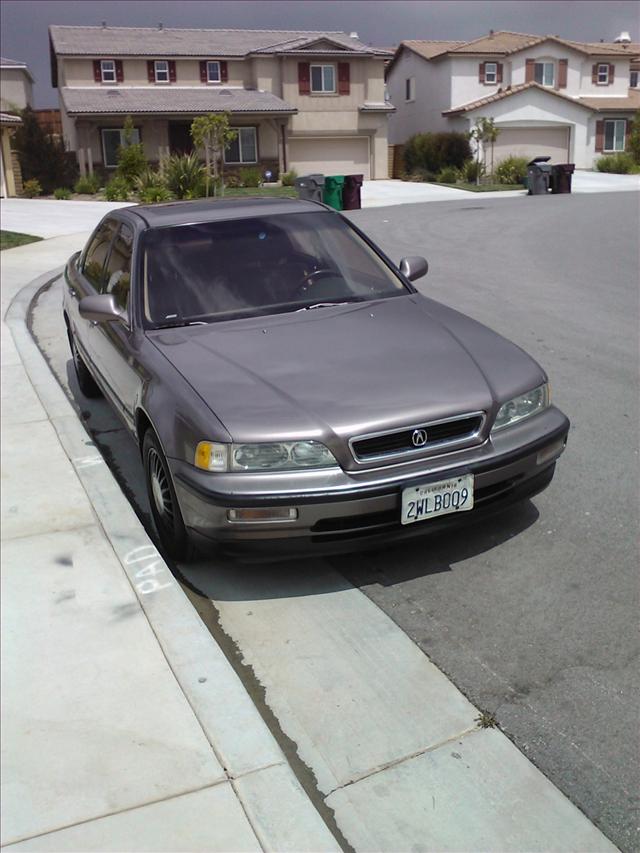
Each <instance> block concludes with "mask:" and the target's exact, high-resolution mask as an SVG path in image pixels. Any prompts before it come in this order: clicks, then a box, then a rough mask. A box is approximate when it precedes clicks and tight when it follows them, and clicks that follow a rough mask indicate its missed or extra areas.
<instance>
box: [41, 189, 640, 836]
mask: <svg viewBox="0 0 640 853" xmlns="http://www.w3.org/2000/svg"><path fill="white" fill-rule="evenodd" d="M639 209H640V208H639V197H638V194H636V193H620V194H610V195H609V194H598V195H572V196H548V197H518V198H513V199H483V198H482V195H481V194H478V195H477V196H476V197H474V198H473V199H472V200H469V199H467V198H465V200H464V201H461V202H459V203H458V202H447V203H443V204H439V203H430V204H425V205H418V204H412V205H410V206H409V205H407V206H399V207H386V208H378V209H371V210H362V211H356V212H353V213H351V214H349V216H350V217H351V218H352V219H353V221H354V222H356V223H357V224H358V225H359V226H360V227H361V228H362V229H364V230H365V231H366V232H367V233H368V234H369V235H371V236H372V237H373V238H374V239H375V240H376V241H377V242H378V243H379V244H380V245H381V246H382V248H383V249H384V250H385V251H386V252H387V253H388V254H389V255H390V257H392V258H393V259H394V260H396V261H399V260H400V258H401V257H402V256H403V255H410V254H423V255H424V256H425V257H426V258H427V259H428V260H429V264H430V271H429V274H428V276H427V277H426V278H425V279H423V280H422V281H420V282H418V286H419V287H420V289H421V290H423V291H424V292H425V293H426V294H428V295H429V296H431V297H433V298H435V299H438V300H440V301H442V302H445V303H446V304H448V305H450V306H452V307H454V308H456V309H459V310H461V311H463V312H465V313H467V314H469V315H471V316H472V317H474V318H475V319H477V320H480V321H481V322H484V323H486V324H487V325H489V326H491V327H492V328H494V329H495V330H496V331H498V332H500V333H502V334H503V335H505V336H506V337H508V338H510V339H511V340H513V341H515V342H516V343H518V344H520V345H521V346H522V347H523V348H525V349H526V350H527V351H528V352H530V353H531V354H532V355H533V356H534V357H535V358H537V359H538V360H539V361H540V362H541V364H542V365H543V366H544V367H545V369H546V370H547V371H548V373H549V376H550V379H551V384H552V389H553V396H554V400H555V402H556V403H557V404H558V405H559V406H560V408H562V409H563V410H564V411H565V412H566V413H567V415H568V416H569V417H570V418H571V421H572V430H571V433H570V436H569V445H568V448H567V451H566V453H565V454H564V456H563V457H562V459H561V460H560V463H559V465H558V469H557V473H556V478H555V480H554V482H553V483H552V485H551V486H550V488H549V489H548V490H547V491H546V492H544V493H543V494H542V495H540V496H538V497H536V498H535V499H534V500H533V501H532V502H527V503H525V504H523V505H521V506H520V507H516V508H514V509H513V510H511V511H509V512H508V513H506V514H504V515H502V516H497V517H495V519H493V520H492V521H491V522H489V523H485V524H484V525H482V526H481V527H480V526H478V527H472V528H467V529H465V531H464V533H462V534H460V533H458V534H456V533H448V534H442V535H438V536H432V537H425V538H423V539H420V540H416V541H414V542H413V543H412V544H406V545H401V546H399V545H394V546H393V547H389V548H388V549H386V550H377V551H376V552H374V553H359V554H349V555H345V556H341V557H334V558H330V559H328V560H323V561H318V564H325V566H326V568H327V569H329V568H330V569H333V570H337V571H338V572H339V573H340V574H341V575H342V576H343V578H344V579H345V580H346V581H348V582H350V583H351V584H354V585H355V586H358V587H360V588H361V589H362V591H363V592H364V593H365V594H366V595H367V596H369V597H370V598H371V599H372V601H374V602H375V603H376V604H377V605H378V606H379V607H380V608H381V609H382V610H384V611H385V612H386V613H388V614H389V616H391V618H392V619H393V620H394V621H395V622H396V623H397V624H398V625H399V626H400V627H401V628H402V629H403V630H404V631H405V632H406V633H407V634H408V635H409V636H410V637H411V638H412V639H413V640H414V641H415V643H417V644H418V645H419V647H420V648H421V649H423V651H424V652H425V653H426V654H427V655H428V656H429V658H430V659H431V660H432V661H433V662H434V663H436V664H437V666H439V667H440V668H441V669H442V670H443V671H444V672H445V673H446V674H447V675H448V676H449V677H450V678H451V680H452V681H453V682H454V683H455V684H456V685H457V686H458V687H459V688H460V689H461V690H462V691H463V692H464V693H465V694H466V695H467V696H468V698H469V699H470V700H471V701H472V702H473V703H474V704H476V705H477V706H479V707H480V708H482V709H484V710H486V711H488V712H489V713H490V714H493V715H494V716H495V718H496V720H497V722H498V724H499V725H500V726H501V728H502V729H503V731H504V732H506V733H507V734H508V735H509V737H511V738H512V740H513V741H514V742H515V743H516V744H517V745H518V746H519V747H520V748H521V749H522V751H523V752H524V753H525V754H526V755H527V756H528V757H529V758H530V759H531V760H532V761H533V762H534V763H535V764H536V765H537V766H538V767H539V768H540V769H541V770H543V772H544V773H545V774H546V775H547V776H548V777H549V778H550V779H551V780H552V781H553V782H554V783H555V784H556V785H557V786H558V787H559V788H560V789H561V790H562V791H563V792H564V793H565V794H567V796H569V797H570V798H571V799H572V800H573V802H574V803H576V804H577V805H578V806H579V807H580V808H581V809H582V810H583V811H584V812H585V813H586V814H587V815H588V816H589V817H590V819H591V820H593V821H594V823H596V825H597V826H599V827H600V829H602V830H603V832H604V833H605V834H606V835H608V836H609V838H611V840H612V841H614V842H615V843H616V844H617V845H618V846H619V847H620V848H621V849H623V850H625V851H632V850H637V849H638V848H639V847H640V836H639V829H638V823H639V815H638V806H639V803H638V791H639V790H640V778H639V771H638V767H639V766H640V764H639V761H638V758H639V755H638V740H637V731H638V722H639V714H638V708H640V684H639V681H640V679H639V674H638V632H637V614H638V612H639V604H640V601H639V597H640V596H639V587H638V579H637V565H638V550H637V542H638V519H637V510H638V467H639V465H638V462H639V460H638V440H637V439H638V434H637V426H638V423H639V422H640V418H639V411H638V391H637V354H638V281H639V278H640V270H639V264H638V233H639V225H640V222H639ZM60 299H61V289H60V284H59V283H57V284H55V285H53V286H52V287H51V288H50V289H49V290H48V291H47V292H45V293H43V294H42V295H41V296H40V298H39V300H38V303H37V305H36V308H35V310H34V314H33V331H34V334H35V335H36V338H37V339H38V340H39V342H40V345H41V347H42V349H43V351H44V352H45V354H46V355H47V356H48V358H49V359H50V362H51V364H52V367H53V369H54V371H55V372H56V374H57V375H58V377H59V379H60V380H61V382H62V383H63V385H64V386H65V387H66V388H67V389H68V390H70V393H71V395H72V397H73V398H74V400H75V401H76V403H77V405H78V409H79V411H80V413H81V417H82V418H83V420H84V421H85V423H86V425H87V428H88V429H89V430H90V432H91V433H92V435H93V436H94V438H95V440H96V443H97V444H98V445H99V446H100V447H101V449H102V450H103V453H104V454H105V456H106V458H107V461H108V462H109V463H110V464H111V466H112V468H113V469H114V471H115V472H116V474H117V475H118V477H119V480H120V482H121V484H122V486H123V488H124V489H125V491H126V492H127V494H128V495H129V497H130V498H131V500H132V502H133V503H134V505H135V506H136V508H137V510H138V512H139V514H140V516H141V517H142V518H143V519H144V520H145V521H146V522H147V523H148V522H149V513H148V506H147V502H146V496H145V495H144V486H143V483H142V474H141V467H140V463H139V457H138V452H137V448H136V447H135V445H134V443H133V441H132V440H131V439H130V438H129V437H128V436H127V435H126V434H125V433H124V431H123V429H122V428H121V424H120V422H119V421H117V419H116V417H115V415H113V414H112V412H111V409H110V408H109V407H108V405H107V404H106V403H105V402H104V401H101V400H99V401H89V400H86V399H85V398H83V397H82V395H81V394H80V392H79V390H78V388H77V384H76V383H75V378H74V376H73V373H72V364H71V361H70V359H69V355H68V350H67V348H66V340H65V336H64V330H63V323H62V316H61V311H60ZM313 565H315V564H314V563H310V566H311V567H312V566H313ZM180 570H181V572H182V573H183V574H184V575H185V577H186V578H187V579H190V570H189V568H188V567H184V566H181V567H180ZM268 572H269V575H268V576H267V577H268V578H269V579H271V580H272V582H273V588H274V590H277V591H275V592H274V595H278V596H282V595H286V590H287V588H290V589H292V590H293V587H291V586H289V587H288V586H287V585H288V584H290V580H291V569H290V567H289V568H287V567H286V566H280V565H278V564H275V565H272V566H270V567H269V569H268ZM234 577H235V578H236V580H235V581H234V580H233V578H234ZM229 578H231V580H230V579H229ZM265 580H266V578H265V570H262V571H261V572H256V571H255V570H249V569H245V568H243V566H242V565H241V564H240V565H238V566H237V567H235V569H234V572H233V574H232V575H227V577H226V581H225V583H226V588H225V592H224V595H225V596H226V597H228V598H232V597H234V596H235V597H237V598H241V597H242V596H246V597H247V598H251V597H252V596H253V597H257V595H256V589H257V588H258V587H259V590H260V595H262V596H268V595H269V583H266V582H265ZM191 581H192V583H193V584H194V586H196V587H198V581H199V577H198V572H197V571H194V573H193V574H192V576H191ZM285 581H286V582H285ZM229 584H231V587H232V588H231V589H230V588H229ZM233 584H235V585H236V588H235V590H234V589H233ZM222 586H223V587H224V586H225V584H223V585H222ZM294 586H295V592H293V591H292V594H296V595H303V594H304V590H305V586H308V587H309V588H313V578H312V577H308V576H307V577H306V578H297V580H296V583H295V585H294ZM252 587H253V588H252ZM212 597H214V596H213V595H212Z"/></svg>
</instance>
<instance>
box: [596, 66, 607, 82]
mask: <svg viewBox="0 0 640 853" xmlns="http://www.w3.org/2000/svg"><path fill="white" fill-rule="evenodd" d="M608 83H609V66H608V65H598V84H599V85H600V86H603V85H604V86H606V85H607V84H608Z"/></svg>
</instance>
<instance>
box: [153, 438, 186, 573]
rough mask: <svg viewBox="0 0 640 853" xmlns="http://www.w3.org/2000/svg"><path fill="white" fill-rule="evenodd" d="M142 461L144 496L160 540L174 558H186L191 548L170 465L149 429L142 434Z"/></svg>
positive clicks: (184, 559)
mask: <svg viewBox="0 0 640 853" xmlns="http://www.w3.org/2000/svg"><path fill="white" fill-rule="evenodd" d="M142 461H143V465H144V475H145V482H146V485H147V495H148V496H149V504H150V506H151V513H152V515H153V520H154V522H155V526H156V530H157V531H158V536H159V538H160V542H161V543H162V546H163V547H164V549H165V551H166V552H167V554H168V555H169V556H170V557H172V558H173V559H174V560H182V561H188V560H190V559H191V558H192V557H193V547H192V545H191V543H190V541H189V537H188V535H187V530H186V528H185V526H184V522H183V520H182V514H181V512H180V507H179V506H178V500H177V498H176V493H175V489H174V488H173V482H172V480H171V475H170V473H169V466H168V465H167V461H166V459H165V457H164V453H163V452H162V449H161V448H160V444H159V442H158V440H157V438H156V437H155V435H154V434H153V432H152V430H151V429H148V430H147V431H146V432H145V434H144V440H143V442H142Z"/></svg>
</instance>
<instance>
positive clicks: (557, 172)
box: [551, 163, 576, 193]
mask: <svg viewBox="0 0 640 853" xmlns="http://www.w3.org/2000/svg"><path fill="white" fill-rule="evenodd" d="M575 169H576V164H575V163H555V164H554V165H553V166H552V167H551V192H552V193H570V192H571V176H572V175H573V173H574V172H575Z"/></svg>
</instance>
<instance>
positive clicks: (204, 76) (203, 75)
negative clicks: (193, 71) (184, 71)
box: [200, 59, 207, 83]
mask: <svg viewBox="0 0 640 853" xmlns="http://www.w3.org/2000/svg"><path fill="white" fill-rule="evenodd" d="M200 82H201V83H206V82H207V61H206V59H203V60H201V62H200Z"/></svg>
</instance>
